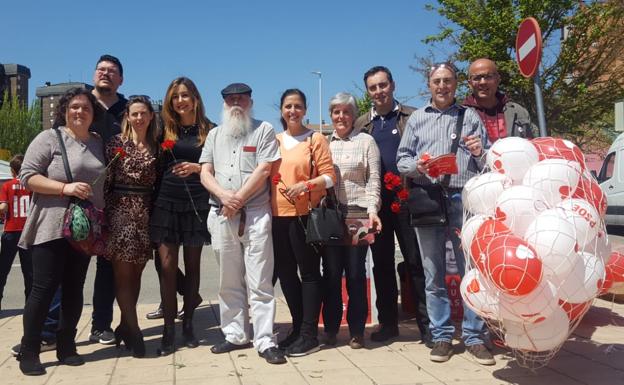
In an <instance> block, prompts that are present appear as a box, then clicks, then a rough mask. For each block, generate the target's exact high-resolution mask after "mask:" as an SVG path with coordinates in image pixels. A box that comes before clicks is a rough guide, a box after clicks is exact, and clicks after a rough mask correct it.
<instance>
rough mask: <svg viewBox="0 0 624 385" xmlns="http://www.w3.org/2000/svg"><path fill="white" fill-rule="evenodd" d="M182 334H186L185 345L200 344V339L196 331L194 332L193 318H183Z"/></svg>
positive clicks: (190, 346)
mask: <svg viewBox="0 0 624 385" xmlns="http://www.w3.org/2000/svg"><path fill="white" fill-rule="evenodd" d="M182 335H183V336H184V345H186V347H187V348H196V347H198V346H199V341H198V340H197V338H195V333H194V332H193V318H191V317H187V316H185V317H184V320H182Z"/></svg>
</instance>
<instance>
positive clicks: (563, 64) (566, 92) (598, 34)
mask: <svg viewBox="0 0 624 385" xmlns="http://www.w3.org/2000/svg"><path fill="white" fill-rule="evenodd" d="M426 8H427V9H428V10H430V11H435V12H438V13H439V14H440V15H441V16H443V17H444V18H445V19H446V20H447V22H445V23H443V24H442V25H441V26H440V31H439V32H438V33H437V34H435V35H431V36H428V37H427V38H425V39H424V42H426V43H432V44H433V46H434V47H436V46H437V45H438V43H443V42H444V43H447V44H449V43H450V44H451V46H453V47H454V48H455V49H456V52H455V53H453V54H452V55H450V57H448V59H451V60H454V61H455V62H456V63H457V64H459V66H460V68H464V69H466V68H467V66H468V64H469V63H470V62H471V61H473V60H475V59H477V58H480V57H489V58H490V59H492V60H494V61H495V62H496V63H497V64H498V67H499V72H500V73H501V77H502V83H501V85H502V88H503V89H504V91H505V92H506V93H507V94H508V95H509V96H510V97H511V98H512V99H514V100H516V101H517V102H518V103H520V104H522V105H524V106H525V107H527V109H528V110H529V111H530V112H531V115H532V116H533V117H534V120H535V121H537V108H536V104H535V96H534V90H533V83H532V80H531V79H525V78H524V77H522V76H521V75H520V73H519V72H518V68H517V64H516V60H515V50H514V46H515V39H516V32H517V29H518V25H519V23H520V21H522V20H523V19H524V18H526V17H529V16H532V17H535V18H536V19H537V20H538V22H539V24H540V27H541V29H542V37H543V40H544V50H543V52H544V54H543V55H542V64H541V68H540V80H541V82H542V92H543V96H544V108H545V115H546V123H547V127H548V131H549V133H550V134H551V135H557V136H564V137H567V138H569V139H571V140H573V141H574V142H576V143H577V144H578V145H580V146H581V147H582V148H585V149H587V148H591V147H592V146H594V145H595V144H597V143H600V142H608V141H609V140H610V138H612V133H613V131H612V129H613V127H612V126H613V121H612V120H611V119H609V117H611V116H613V104H614V102H616V101H619V100H621V99H622V98H623V97H624V60H623V59H622V58H624V39H622V36H623V35H624V22H623V20H624V2H622V0H607V1H585V2H583V1H578V0H576V1H575V0H438V5H428V6H427V7H426ZM562 31H565V33H564V35H565V38H564V39H561V36H562ZM432 52H433V51H432ZM432 56H433V55H431V53H430V54H429V56H420V57H419V56H417V59H418V65H417V67H418V68H420V69H421V70H422V68H426V67H425V65H427V64H428V63H430V62H431V59H432ZM438 59H439V58H438ZM444 59H447V58H444ZM464 72H465V71H464ZM464 91H465V89H464Z"/></svg>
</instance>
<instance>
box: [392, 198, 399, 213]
mask: <svg viewBox="0 0 624 385" xmlns="http://www.w3.org/2000/svg"><path fill="white" fill-rule="evenodd" d="M390 211H392V212H393V213H395V214H398V213H399V212H400V211H401V204H400V203H399V202H396V201H395V202H392V204H391V205H390Z"/></svg>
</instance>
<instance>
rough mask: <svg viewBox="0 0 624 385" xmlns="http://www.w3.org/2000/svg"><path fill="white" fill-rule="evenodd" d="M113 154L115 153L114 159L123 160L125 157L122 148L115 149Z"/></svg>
mask: <svg viewBox="0 0 624 385" xmlns="http://www.w3.org/2000/svg"><path fill="white" fill-rule="evenodd" d="M114 153H115V158H123V157H125V156H126V155H127V154H126V151H125V150H124V149H123V147H115V151H114Z"/></svg>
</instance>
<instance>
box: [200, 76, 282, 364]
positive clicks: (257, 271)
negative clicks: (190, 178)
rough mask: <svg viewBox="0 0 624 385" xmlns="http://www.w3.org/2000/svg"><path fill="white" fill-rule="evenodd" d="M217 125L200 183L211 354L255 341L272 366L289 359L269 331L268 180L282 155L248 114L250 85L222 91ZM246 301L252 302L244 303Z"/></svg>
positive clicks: (263, 125)
mask: <svg viewBox="0 0 624 385" xmlns="http://www.w3.org/2000/svg"><path fill="white" fill-rule="evenodd" d="M221 95H222V96H223V100H224V103H223V112H222V119H221V124H220V125H219V126H218V127H216V128H214V129H212V130H211V131H210V132H209V133H208V137H207V138H206V142H205V144H204V148H203V150H202V155H201V157H200V159H199V162H200V163H202V170H201V181H202V184H203V185H204V187H206V189H207V190H208V191H209V192H210V194H211V197H210V203H211V205H212V206H213V208H212V209H211V210H210V214H209V216H208V226H209V229H210V232H211V234H212V237H213V239H212V241H213V246H214V248H215V249H216V250H217V252H216V253H215V254H216V255H217V258H218V259H219V269H220V278H221V285H220V288H219V309H220V315H221V331H222V332H223V334H224V336H225V339H224V340H223V341H222V342H220V343H218V344H216V345H214V346H213V347H212V348H211V349H210V350H211V351H212V352H213V353H216V354H219V353H227V352H231V351H233V350H237V349H243V348H247V347H249V341H250V338H249V335H250V333H249V316H250V314H249V311H251V319H252V320H253V328H254V330H253V335H254V339H253V345H254V347H255V348H256V349H257V350H258V354H259V355H260V356H261V357H263V358H265V359H266V361H267V362H269V363H271V364H282V363H285V362H286V359H285V358H284V353H283V352H281V351H280V350H279V349H278V348H277V346H276V344H275V339H274V336H273V321H274V319H275V298H274V296H273V284H272V282H271V279H272V276H273V240H272V237H271V205H270V201H269V191H270V187H269V180H268V176H269V173H270V172H271V164H272V163H273V162H275V161H276V160H278V159H279V158H280V154H279V146H278V143H277V141H276V139H275V132H274V130H273V126H271V125H270V124H269V123H267V122H263V121H260V120H256V119H253V117H252V116H251V107H252V104H253V101H252V99H251V88H250V87H249V86H248V85H246V84H243V83H233V84H230V85H229V86H227V87H225V88H224V89H223V90H222V91H221ZM248 304H249V305H250V306H248Z"/></svg>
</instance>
